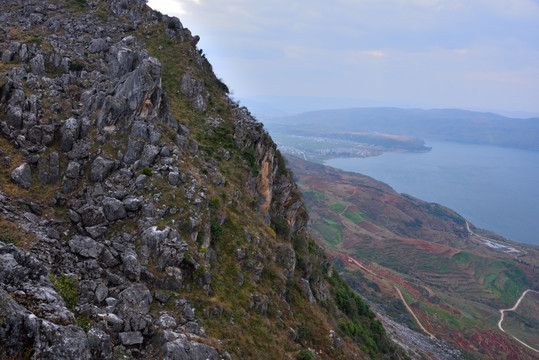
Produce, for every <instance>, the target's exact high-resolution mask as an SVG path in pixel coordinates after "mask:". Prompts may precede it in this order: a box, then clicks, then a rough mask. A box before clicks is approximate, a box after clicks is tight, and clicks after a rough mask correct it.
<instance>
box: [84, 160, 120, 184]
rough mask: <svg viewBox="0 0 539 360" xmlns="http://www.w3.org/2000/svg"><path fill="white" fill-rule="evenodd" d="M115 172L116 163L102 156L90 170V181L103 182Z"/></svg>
mask: <svg viewBox="0 0 539 360" xmlns="http://www.w3.org/2000/svg"><path fill="white" fill-rule="evenodd" d="M113 170H114V161H111V160H105V159H103V158H102V157H101V156H98V157H96V158H95V160H94V162H93V163H92V167H91V169H90V181H91V182H102V181H104V180H105V179H106V178H107V177H108V176H109V175H110V174H111V173H112V171H113Z"/></svg>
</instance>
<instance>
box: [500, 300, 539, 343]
mask: <svg viewBox="0 0 539 360" xmlns="http://www.w3.org/2000/svg"><path fill="white" fill-rule="evenodd" d="M529 292H534V293H536V294H539V292H538V291H535V290H531V289H528V290H526V291H524V292H523V293H522V295H521V296H520V298H519V299H518V300H517V302H516V304H515V306H513V307H512V308H511V309H500V314H501V316H500V321H498V327H499V328H500V330H501V331H503V332H504V333H506V334H507V335H510V336H511V337H512V338H513V339H515V340H516V341H518V342H519V343H521V344H522V345H524V346H526V347H527V348H528V349H531V350H533V351H535V352H538V353H539V350H537V349H534V348H533V347H531V346H529V345H528V344H525V343H524V342H522V341H521V340H519V339H517V338H516V337H515V336H514V335H511V334H509V333H508V332H507V331H505V330H504V329H503V328H502V322H503V318H504V315H505V312H506V311H515V310H516V309H517V308H518V306H519V305H520V302H521V301H522V299H524V296H526V294H527V293H529Z"/></svg>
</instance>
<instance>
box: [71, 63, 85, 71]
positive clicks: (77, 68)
mask: <svg viewBox="0 0 539 360" xmlns="http://www.w3.org/2000/svg"><path fill="white" fill-rule="evenodd" d="M83 69H84V64H83V63H80V62H78V61H73V62H70V63H69V71H82V70H83Z"/></svg>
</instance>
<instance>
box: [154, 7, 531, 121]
mask: <svg viewBox="0 0 539 360" xmlns="http://www.w3.org/2000/svg"><path fill="white" fill-rule="evenodd" d="M148 4H149V5H150V6H151V7H153V8H154V9H157V10H159V11H161V12H162V13H164V14H169V15H175V16H177V17H179V18H180V20H181V22H182V23H183V25H184V26H186V27H188V28H189V29H190V30H191V31H192V33H193V34H194V35H200V37H201V41H200V42H199V45H198V46H199V48H201V49H203V50H204V53H205V54H206V56H207V57H208V59H209V60H210V62H211V63H212V65H213V67H214V71H215V72H216V74H217V75H218V76H219V77H221V78H223V80H224V81H225V82H226V83H227V84H228V86H229V87H230V88H231V89H232V90H233V92H234V96H235V97H243V98H245V97H255V96H261V95H286V96H317V97H332V98H353V99H359V100H362V101H363V102H362V103H368V104H372V105H384V106H406V107H423V108H440V107H457V108H467V109H483V110H487V109H488V110H506V111H524V112H530V113H536V114H539V0H296V1H294V0H286V1H285V0H270V1H259V0H226V1H223V0H149V1H148Z"/></svg>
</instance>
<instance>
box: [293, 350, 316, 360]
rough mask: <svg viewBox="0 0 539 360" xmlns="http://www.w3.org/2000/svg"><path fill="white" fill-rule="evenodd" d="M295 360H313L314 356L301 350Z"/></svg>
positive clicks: (307, 351)
mask: <svg viewBox="0 0 539 360" xmlns="http://www.w3.org/2000/svg"><path fill="white" fill-rule="evenodd" d="M296 360H314V355H313V353H312V352H310V351H309V350H306V349H301V350H300V351H299V353H298V355H297V356H296Z"/></svg>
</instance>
